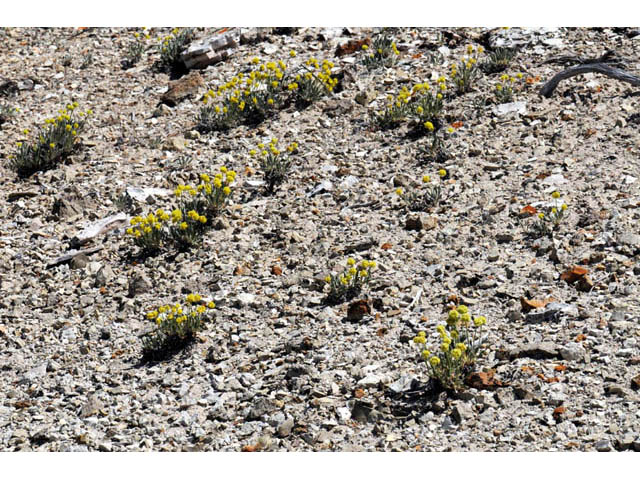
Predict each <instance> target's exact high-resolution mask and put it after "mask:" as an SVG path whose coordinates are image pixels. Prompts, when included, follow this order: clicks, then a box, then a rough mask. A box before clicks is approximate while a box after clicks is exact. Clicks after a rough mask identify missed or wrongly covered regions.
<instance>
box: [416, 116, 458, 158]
mask: <svg viewBox="0 0 640 480" xmlns="http://www.w3.org/2000/svg"><path fill="white" fill-rule="evenodd" d="M424 127H425V128H426V129H427V130H428V131H431V135H430V138H431V140H430V141H429V142H428V143H427V145H424V146H421V147H419V148H418V153H419V155H420V157H421V159H422V161H423V162H440V163H442V162H444V161H445V160H448V159H449V158H450V157H451V155H450V154H449V152H448V151H447V149H448V147H449V145H448V143H447V141H446V140H445V135H451V134H452V133H453V132H454V131H455V130H454V129H453V127H448V128H447V130H446V132H445V133H440V132H442V130H440V132H438V131H435V127H433V124H431V125H429V124H428V122H425V124H424ZM431 127H433V130H430V128H431Z"/></svg>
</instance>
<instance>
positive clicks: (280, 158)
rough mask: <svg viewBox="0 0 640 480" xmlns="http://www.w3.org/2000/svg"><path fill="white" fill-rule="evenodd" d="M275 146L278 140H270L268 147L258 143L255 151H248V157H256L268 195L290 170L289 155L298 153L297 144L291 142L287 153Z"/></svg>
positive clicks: (290, 159) (290, 160)
mask: <svg viewBox="0 0 640 480" xmlns="http://www.w3.org/2000/svg"><path fill="white" fill-rule="evenodd" d="M277 144H278V139H277V138H272V139H271V142H270V143H269V144H268V145H264V144H263V143H259V144H258V149H257V150H256V149H252V150H250V151H249V155H251V156H252V157H256V156H257V157H258V161H259V162H260V167H261V168H262V172H263V175H264V180H265V182H266V184H267V190H268V191H269V193H273V192H274V191H275V187H276V186H277V185H280V184H281V183H282V182H284V180H285V179H286V178H287V173H288V172H289V169H290V168H291V162H292V158H291V155H294V154H296V153H298V144H297V143H296V142H292V143H291V144H290V145H289V146H288V147H287V153H284V152H282V151H280V150H278V148H277Z"/></svg>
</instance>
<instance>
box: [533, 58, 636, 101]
mask: <svg viewBox="0 0 640 480" xmlns="http://www.w3.org/2000/svg"><path fill="white" fill-rule="evenodd" d="M583 73H602V74H603V75H606V76H607V77H611V78H615V79H616V80H620V81H622V82H627V83H630V84H631V85H633V86H635V87H639V86H640V77H636V76H635V75H631V74H630V73H628V72H625V71H624V70H620V69H619V68H615V67H612V66H610V65H606V64H604V63H588V64H584V65H576V66H574V67H569V68H567V69H566V70H563V71H562V72H560V73H557V74H556V75H555V76H554V77H553V78H552V79H551V80H549V81H548V82H547V83H545V84H544V85H543V87H542V88H541V89H540V95H542V96H544V97H547V98H549V97H550V96H551V94H552V93H553V91H554V90H555V89H556V87H557V86H558V84H559V83H560V82H561V81H562V80H566V79H567V78H571V77H575V76H576V75H581V74H583Z"/></svg>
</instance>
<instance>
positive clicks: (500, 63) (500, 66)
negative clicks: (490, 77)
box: [480, 47, 516, 74]
mask: <svg viewBox="0 0 640 480" xmlns="http://www.w3.org/2000/svg"><path fill="white" fill-rule="evenodd" d="M515 55H516V50H515V49H513V48H506V47H498V48H496V49H495V50H494V51H493V52H491V53H490V54H489V55H488V56H487V59H486V60H485V61H484V62H482V63H481V64H480V69H481V70H482V71H483V72H484V73H486V74H491V73H499V72H502V71H504V70H506V69H507V67H508V66H509V63H511V60H513V58H514V57H515Z"/></svg>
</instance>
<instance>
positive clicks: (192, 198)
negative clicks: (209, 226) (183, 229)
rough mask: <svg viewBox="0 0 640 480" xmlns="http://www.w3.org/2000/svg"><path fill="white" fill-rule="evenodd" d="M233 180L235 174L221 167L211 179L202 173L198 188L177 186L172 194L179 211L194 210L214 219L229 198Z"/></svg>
mask: <svg viewBox="0 0 640 480" xmlns="http://www.w3.org/2000/svg"><path fill="white" fill-rule="evenodd" d="M235 179H236V172H235V171H233V170H229V169H228V168H227V167H226V166H224V165H223V166H222V167H220V171H219V172H218V173H216V174H215V175H214V176H213V178H211V177H210V176H209V175H208V174H206V173H202V174H200V184H199V185H198V186H196V187H193V186H191V185H178V186H177V187H176V189H175V191H174V193H175V196H176V199H178V201H179V203H180V207H181V210H183V211H189V210H196V211H200V212H204V213H205V214H207V215H209V216H211V217H215V216H216V215H218V213H219V212H220V210H221V209H222V208H223V207H224V205H225V204H226V203H227V202H228V201H229V199H230V198H231V184H233V182H235Z"/></svg>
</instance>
